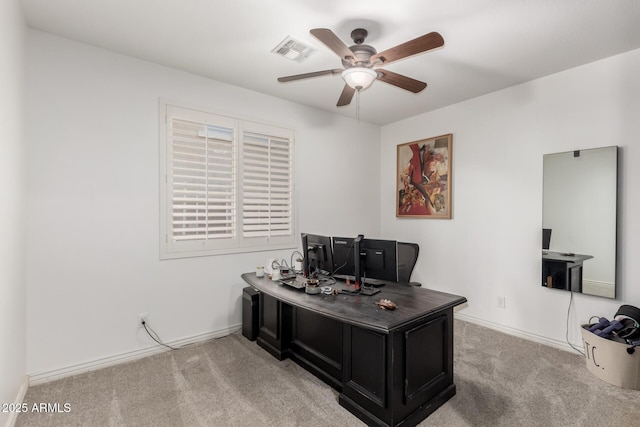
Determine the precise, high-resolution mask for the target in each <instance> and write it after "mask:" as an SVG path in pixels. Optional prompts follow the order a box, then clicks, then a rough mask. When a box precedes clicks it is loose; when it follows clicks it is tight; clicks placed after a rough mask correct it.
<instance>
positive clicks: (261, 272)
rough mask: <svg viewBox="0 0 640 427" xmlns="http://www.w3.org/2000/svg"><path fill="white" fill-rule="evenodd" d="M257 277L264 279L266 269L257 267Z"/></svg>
mask: <svg viewBox="0 0 640 427" xmlns="http://www.w3.org/2000/svg"><path fill="white" fill-rule="evenodd" d="M256 277H264V267H262V266H258V267H256Z"/></svg>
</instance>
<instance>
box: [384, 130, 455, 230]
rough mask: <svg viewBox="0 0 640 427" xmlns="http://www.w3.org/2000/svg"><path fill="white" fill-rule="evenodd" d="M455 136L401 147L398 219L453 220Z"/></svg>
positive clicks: (449, 135)
mask: <svg viewBox="0 0 640 427" xmlns="http://www.w3.org/2000/svg"><path fill="white" fill-rule="evenodd" d="M452 139H453V136H452V134H447V135H441V136H436V137H434V138H429V139H422V140H420V141H413V142H407V143H404V144H399V145H398V149H397V162H398V163H397V184H396V217H402V218H404V217H407V218H444V219H451V143H452Z"/></svg>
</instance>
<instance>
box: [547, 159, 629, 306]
mask: <svg viewBox="0 0 640 427" xmlns="http://www.w3.org/2000/svg"><path fill="white" fill-rule="evenodd" d="M617 177H618V147H604V148H593V149H588V150H577V151H570V152H566V153H554V154H546V155H544V159H543V189H542V199H543V200H542V286H545V287H549V288H554V289H563V290H567V291H573V292H581V293H584V294H590V295H598V296H602V297H608V298H615V296H616V219H617V204H618V201H617V200H618V197H617V193H618V190H617V188H618V184H617V181H618V179H617Z"/></svg>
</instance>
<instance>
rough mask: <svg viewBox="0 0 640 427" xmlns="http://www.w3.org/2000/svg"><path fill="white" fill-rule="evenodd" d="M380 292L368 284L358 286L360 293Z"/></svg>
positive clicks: (372, 293) (371, 293) (373, 293)
mask: <svg viewBox="0 0 640 427" xmlns="http://www.w3.org/2000/svg"><path fill="white" fill-rule="evenodd" d="M378 292H380V289H376V288H370V287H368V286H363V287H362V288H360V295H375V294H377V293H378Z"/></svg>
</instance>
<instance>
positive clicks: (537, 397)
mask: <svg viewBox="0 0 640 427" xmlns="http://www.w3.org/2000/svg"><path fill="white" fill-rule="evenodd" d="M454 348H455V362H454V366H455V367H454V375H455V383H456V385H457V390H458V393H457V395H456V396H454V397H453V398H452V399H451V400H449V401H448V402H447V403H446V404H445V405H444V406H442V407H441V408H440V409H438V410H437V411H436V412H434V413H433V414H432V415H431V416H430V417H428V418H427V419H426V420H424V421H423V422H422V423H421V424H420V426H509V427H512V426H545V427H546V426H589V427H592V426H610V427H612V426H613V427H622V426H630V427H631V426H636V425H640V392H639V391H632V390H623V389H620V388H617V387H614V386H612V385H609V384H607V383H605V382H603V381H601V380H600V379H598V378H596V377H594V376H593V375H591V374H590V373H589V372H588V371H587V369H586V367H585V362H584V360H583V359H582V357H580V356H579V355H573V354H570V353H567V352H565V351H562V350H556V349H554V348H550V347H547V346H544V345H541V344H536V343H532V342H529V341H526V340H522V339H518V338H515V337H512V336H509V335H505V334H501V333H498V332H495V331H493V330H490V329H486V328H482V327H479V326H477V325H473V324H470V323H466V322H462V321H456V324H455V344H454ZM25 402H26V403H27V404H28V405H30V406H31V405H32V404H33V403H41V402H44V403H59V407H60V408H62V410H63V409H64V404H65V403H68V404H69V408H70V411H69V412H66V413H65V412H58V413H34V412H28V413H24V414H21V415H20V416H19V417H18V421H17V425H18V426H31V427H37V426H360V425H363V424H362V423H361V422H360V421H359V420H358V419H357V418H355V417H354V416H352V415H351V414H350V413H349V412H348V411H346V410H345V409H343V408H342V407H340V406H339V405H338V399H337V393H336V392H335V391H334V390H333V389H331V388H330V387H329V386H327V385H325V384H324V383H323V382H322V381H320V380H318V379H317V378H315V377H314V376H313V375H311V374H309V373H308V372H306V371H304V370H303V369H302V368H300V367H299V366H297V365H296V364H295V363H293V362H291V361H288V360H285V361H277V360H275V359H274V358H273V357H271V356H270V355H269V354H267V353H266V352H265V351H264V350H262V349H261V348H260V347H258V346H257V345H256V343H255V342H251V341H248V340H247V339H245V338H244V337H243V336H242V335H240V334H239V333H238V334H233V335H230V336H228V337H225V338H221V339H218V340H214V341H210V342H207V343H204V344H202V345H199V346H194V347H190V348H185V349H181V350H178V351H171V352H167V353H163V354H160V355H156V356H152V357H149V358H146V359H143V360H140V361H136V362H131V363H127V364H123V365H119V366H115V367H110V368H105V369H102V370H99V371H94V372H90V373H87V374H82V375H77V376H75V377H70V378H66V379H62V380H59V381H55V382H51V383H47V384H42V385H39V386H34V387H31V388H30V389H29V391H28V392H27V395H26V397H25Z"/></svg>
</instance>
